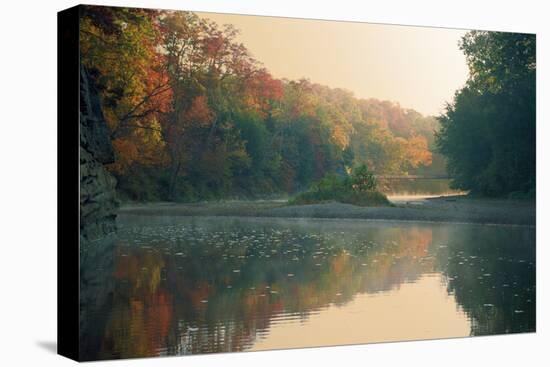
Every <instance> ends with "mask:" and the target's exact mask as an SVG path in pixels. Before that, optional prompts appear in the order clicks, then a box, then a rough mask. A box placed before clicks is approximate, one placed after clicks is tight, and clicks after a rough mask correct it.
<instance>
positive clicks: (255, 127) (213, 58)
mask: <svg viewBox="0 0 550 367" xmlns="http://www.w3.org/2000/svg"><path fill="white" fill-rule="evenodd" d="M80 32H81V34H80V38H81V51H82V52H81V62H82V63H83V65H84V66H85V67H86V68H87V69H88V70H89V73H90V74H91V75H92V76H93V78H94V79H95V81H96V84H97V85H98V88H99V90H100V94H101V97H102V101H103V105H104V106H103V107H104V115H105V119H106V120H107V123H108V125H109V128H110V133H111V140H112V143H113V146H114V150H115V156H116V157H115V163H113V164H111V165H110V166H109V167H108V168H109V170H110V171H111V172H112V173H113V174H114V175H115V176H116V178H117V181H118V187H117V189H118V191H119V194H120V196H121V198H122V199H126V200H185V201H194V200H204V199H214V198H222V197H259V196H266V195H280V194H284V193H295V192H299V191H302V190H305V189H308V188H309V187H311V185H312V184H314V183H316V182H319V181H320V180H321V179H323V178H324V177H325V176H327V175H338V176H347V175H348V174H349V173H350V172H351V171H352V170H353V169H354V168H355V167H358V166H362V165H365V167H367V168H368V170H369V172H370V173H374V174H396V173H397V174H406V173H444V160H443V158H442V156H441V155H439V154H437V153H434V154H432V150H434V148H435V139H434V131H435V130H437V128H438V122H437V120H436V119H435V118H433V117H425V116H422V115H421V114H420V113H418V112H416V111H414V110H410V109H404V108H402V107H400V106H399V105H398V104H396V103H393V102H388V101H379V100H375V99H368V100H365V99H358V98H356V97H354V95H353V94H352V93H351V92H348V91H346V90H342V89H332V88H329V87H326V86H323V85H319V84H316V83H313V82H311V81H309V80H305V79H303V80H280V79H276V78H274V77H273V76H272V75H271V74H270V73H269V71H268V70H266V69H265V68H264V67H263V66H262V64H261V63H260V62H259V61H257V60H255V59H254V58H253V57H252V56H251V54H250V53H249V51H248V50H247V49H246V47H245V46H244V45H242V44H240V43H239V42H237V38H236V37H237V35H238V30H236V29H235V28H234V27H232V26H230V25H223V26H222V25H218V24H216V23H214V22H212V21H209V20H207V19H203V18H200V17H198V16H197V15H195V14H194V13H190V12H170V11H153V10H144V9H127V8H103V7H93V6H86V7H83V13H82V20H81V25H80ZM327 72H330V71H328V70H327ZM442 145H444V144H442ZM443 152H444V153H445V154H448V151H447V150H445V149H443Z"/></svg>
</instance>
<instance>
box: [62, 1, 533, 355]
mask: <svg viewBox="0 0 550 367" xmlns="http://www.w3.org/2000/svg"><path fill="white" fill-rule="evenodd" d="M78 47H79V50H78V51H79V55H80V56H79V58H80V60H79V63H80V65H79V66H77V65H75V68H76V67H78V68H79V69H78V70H79V80H80V83H79V86H80V87H79V122H80V123H79V129H80V133H79V134H80V137H79V139H80V142H79V150H80V152H79V164H80V173H79V175H80V188H79V198H80V209H79V210H80V234H79V237H80V248H79V258H80V259H79V262H80V265H79V266H80V269H79V273H80V280H79V292H80V293H79V304H80V309H79V322H78V329H79V335H78V336H76V335H75V338H78V343H79V346H78V359H80V360H102V359H120V358H135V357H153V356H168V355H188V354H202V353H219V352H241V351H257V350H270V349H282V348H303V347H321V346H331V345H346V344H361V343H378V342H389V341H408V340H421V339H434V338H453V337H470V336H478V335H496V334H510V333H525V332H535V325H536V313H535V309H536V294H535V287H536V279H535V270H536V261H535V218H536V213H535V192H536V187H535V183H536V176H535V162H536V160H535V125H536V123H535V121H536V115H535V89H536V88H535V79H536V36H535V35H534V34H522V33H505V32H498V31H478V30H464V29H445V28H428V27H412V26H401V25H385V24H368V23H356V22H338V21H325V20H309V19H292V18H279V17H264V16H244V15H235V14H233V15H231V14H217V13H201V12H188V11H180V10H153V9H138V8H120V7H102V6H92V5H86V6H80V7H78ZM75 121H76V117H75V120H73V121H70V122H67V123H71V124H74V123H75Z"/></svg>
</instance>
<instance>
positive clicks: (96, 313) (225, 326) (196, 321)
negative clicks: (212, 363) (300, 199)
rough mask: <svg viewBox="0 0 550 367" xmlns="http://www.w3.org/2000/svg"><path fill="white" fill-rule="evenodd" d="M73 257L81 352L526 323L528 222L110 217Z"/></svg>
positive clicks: (327, 339)
mask: <svg viewBox="0 0 550 367" xmlns="http://www.w3.org/2000/svg"><path fill="white" fill-rule="evenodd" d="M119 222H120V227H121V229H120V231H119V234H118V235H117V237H116V238H112V239H111V240H110V241H106V243H101V244H96V246H94V247H93V249H90V250H87V251H86V252H85V253H83V254H82V256H81V299H82V305H81V325H80V327H81V341H80V342H81V355H82V357H83V358H84V359H108V358H129V357H145V356H156V355H181V354H196V353H211V352H229V351H246V350H262V349H273V348H292V347H305V346H321V345H334V344H353V343H367V342H381V341H392V340H412V339H426V338H441V337H457V336H469V335H487V334H498V333H517V332H529V331H534V330H535V301H536V300H535V230H534V228H530V227H518V226H509V227H505V226H475V225H452V224H425V223H422V224H421V223H418V224H406V223H390V222H374V223H373V222H370V223H369V222H364V221H354V220H338V221H330V220H281V219H246V218H186V217H178V218H172V217H137V216H127V217H122V218H120V221H119Z"/></svg>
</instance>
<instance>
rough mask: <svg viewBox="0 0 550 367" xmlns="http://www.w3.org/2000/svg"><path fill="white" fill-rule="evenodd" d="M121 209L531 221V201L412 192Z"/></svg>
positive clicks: (156, 212) (198, 213)
mask: <svg viewBox="0 0 550 367" xmlns="http://www.w3.org/2000/svg"><path fill="white" fill-rule="evenodd" d="M119 213H120V214H128V215H166V216H243V217H278V218H352V219H366V220H369V219H372V220H404V221H430V222H454V223H480V224H515V225H535V222H536V215H535V202H534V201H526V200H504V199H478V198H469V197H466V196H444V197H436V198H411V199H410V200H399V201H397V200H396V201H395V202H394V204H393V205H392V206H384V207H359V206H355V205H350V204H341V203H323V204H312V205H288V204H287V203H286V201H282V200H265V201H264V200H258V201H223V202H207V203H193V204H182V203H151V204H132V205H123V206H122V207H121V208H120V210H119Z"/></svg>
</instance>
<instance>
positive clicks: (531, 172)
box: [437, 31, 536, 198]
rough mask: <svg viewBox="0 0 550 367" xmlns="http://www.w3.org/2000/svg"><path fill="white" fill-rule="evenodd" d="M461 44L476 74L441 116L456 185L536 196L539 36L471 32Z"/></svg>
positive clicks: (443, 147)
mask: <svg viewBox="0 0 550 367" xmlns="http://www.w3.org/2000/svg"><path fill="white" fill-rule="evenodd" d="M460 48H461V49H462V51H463V52H464V54H465V55H466V60H467V63H468V67H469V70H470V77H469V80H468V81H467V83H466V86H465V87H464V88H462V89H460V90H458V91H457V92H456V94H455V98H454V101H453V102H452V103H450V104H449V105H448V106H447V110H446V113H445V114H443V115H442V116H440V117H439V121H440V122H441V129H440V131H439V132H438V134H437V145H438V147H439V150H440V151H441V152H442V153H443V154H444V155H445V156H446V157H447V158H448V170H449V173H450V174H451V176H452V177H453V184H454V186H455V187H456V188H460V189H465V190H469V191H470V193H472V194H475V195H482V196H495V197H502V196H509V197H516V198H520V197H524V198H525V197H528V198H534V197H535V184H536V176H535V172H536V157H535V155H536V135H535V130H536V36H535V35H534V34H521V33H502V32H479V31H471V32H469V33H467V34H466V36H464V37H463V39H462V42H461V44H460Z"/></svg>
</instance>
